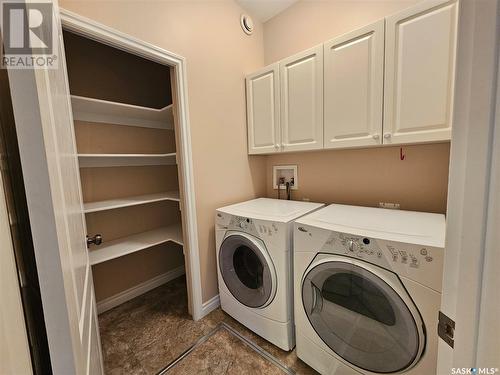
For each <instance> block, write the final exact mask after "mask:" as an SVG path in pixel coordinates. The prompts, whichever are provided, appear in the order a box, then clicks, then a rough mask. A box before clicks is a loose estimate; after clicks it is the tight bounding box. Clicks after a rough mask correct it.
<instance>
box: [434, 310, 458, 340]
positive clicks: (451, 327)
mask: <svg viewBox="0 0 500 375" xmlns="http://www.w3.org/2000/svg"><path fill="white" fill-rule="evenodd" d="M438 335H439V337H441V338H442V339H443V340H444V342H446V343H447V344H448V345H449V346H451V347H452V348H453V345H454V344H455V340H454V338H453V337H454V335H455V321H454V320H452V319H451V318H449V317H448V316H446V315H445V314H443V313H442V312H441V311H440V312H439V320H438Z"/></svg>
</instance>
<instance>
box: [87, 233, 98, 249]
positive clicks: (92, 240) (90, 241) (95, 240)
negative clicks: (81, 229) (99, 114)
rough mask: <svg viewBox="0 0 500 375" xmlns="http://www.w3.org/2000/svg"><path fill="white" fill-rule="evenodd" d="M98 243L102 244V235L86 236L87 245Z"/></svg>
mask: <svg viewBox="0 0 500 375" xmlns="http://www.w3.org/2000/svg"><path fill="white" fill-rule="evenodd" d="M92 244H94V245H100V244H102V235H100V234H96V235H95V236H92V237H89V236H87V247H89V246H90V245H92Z"/></svg>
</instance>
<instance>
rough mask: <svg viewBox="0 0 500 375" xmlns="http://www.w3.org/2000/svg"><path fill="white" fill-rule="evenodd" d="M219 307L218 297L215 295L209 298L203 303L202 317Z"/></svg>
mask: <svg viewBox="0 0 500 375" xmlns="http://www.w3.org/2000/svg"><path fill="white" fill-rule="evenodd" d="M219 306H220V298H219V295H218V294H217V295H215V296H213V297H212V298H210V299H209V300H208V301H206V302H204V303H203V309H202V315H203V316H207V315H208V314H210V313H211V312H212V311H214V310H215V309H216V308H217V307H219Z"/></svg>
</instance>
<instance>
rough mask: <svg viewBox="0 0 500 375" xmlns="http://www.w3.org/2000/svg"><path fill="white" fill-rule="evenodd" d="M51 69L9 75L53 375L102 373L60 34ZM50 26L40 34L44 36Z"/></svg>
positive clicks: (56, 12)
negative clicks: (55, 66) (56, 64)
mask: <svg viewBox="0 0 500 375" xmlns="http://www.w3.org/2000/svg"><path fill="white" fill-rule="evenodd" d="M53 13H54V19H53V20H54V22H55V27H54V31H55V32H56V33H57V34H58V38H57V40H58V43H57V44H58V45H57V46H55V52H56V53H57V55H58V56H57V58H58V64H59V67H58V68H57V69H35V70H9V81H10V88H11V94H12V103H13V109H14V117H15V122H16V130H17V135H18V141H19V150H20V156H21V165H22V168H23V176H24V182H25V187H26V198H27V201H28V209H29V215H30V225H31V230H32V236H33V243H34V247H35V256H36V262H37V269H38V275H39V280H40V292H41V295H42V304H43V310H44V319H45V325H46V328H47V336H48V343H49V350H50V356H51V364H52V370H53V373H54V374H102V373H103V368H102V358H101V348H100V342H99V334H98V325H97V313H96V306H95V298H94V288H93V284H92V270H91V267H90V263H89V257H88V252H87V248H86V225H85V217H84V214H83V203H82V194H81V188H80V176H79V168H78V159H77V151H76V144H75V135H74V128H73V118H72V111H71V104H70V97H69V88H68V80H67V73H66V65H65V57H64V48H63V40H62V29H61V23H60V19H59V9H58V7H57V2H55V4H54V10H53ZM49 27H50V25H49V23H48V22H44V23H42V26H41V28H42V30H41V32H42V33H49V32H50V29H49Z"/></svg>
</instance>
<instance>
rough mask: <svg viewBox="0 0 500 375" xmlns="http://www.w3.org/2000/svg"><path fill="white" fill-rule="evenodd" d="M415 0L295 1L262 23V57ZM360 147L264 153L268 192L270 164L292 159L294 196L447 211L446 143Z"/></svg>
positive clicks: (282, 53) (277, 55) (270, 58)
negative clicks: (295, 184)
mask: <svg viewBox="0 0 500 375" xmlns="http://www.w3.org/2000/svg"><path fill="white" fill-rule="evenodd" d="M417 2H418V1H415V0H408V1H405V0H393V1H376V0H370V1H363V0H329V1H299V2H297V3H296V4H294V5H292V6H291V7H290V8H288V9H287V10H285V11H284V12H283V13H281V14H279V15H278V16H276V17H274V18H272V19H271V20H269V21H267V22H266V23H265V24H264V51H265V56H264V57H265V63H266V64H270V63H272V62H275V61H277V60H280V59H282V58H284V57H286V56H289V55H292V54H294V53H296V52H299V51H301V50H304V49H307V48H309V47H312V46H314V45H317V44H320V43H322V42H324V41H326V40H328V39H331V38H333V37H335V36H338V35H341V34H343V33H346V32H348V31H351V30H354V29H356V28H358V27H361V26H363V25H366V24H369V23H371V22H374V21H376V20H378V19H380V18H383V17H385V16H387V15H390V14H392V13H395V12H398V11H400V10H402V9H404V8H406V7H409V6H411V5H413V4H415V3H417ZM399 152H400V150H399V147H389V148H385V147H379V148H372V149H361V150H338V151H318V152H307V153H294V154H280V155H273V156H269V157H268V158H267V170H266V171H267V172H266V173H267V195H268V196H269V197H275V196H276V192H277V191H276V190H273V189H272V185H271V184H272V167H273V165H280V164H296V165H298V168H299V171H298V174H299V176H298V177H299V190H297V191H294V194H293V195H294V198H296V199H302V198H309V199H310V200H311V201H320V202H327V203H332V202H338V203H345V204H357V205H365V206H376V205H377V204H378V202H396V203H400V204H401V208H403V209H408V210H417V211H431V212H443V213H444V212H445V211H446V194H447V185H448V162H449V143H445V144H433V145H416V146H408V147H404V152H405V153H406V158H405V160H403V161H401V160H400V157H399Z"/></svg>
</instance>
